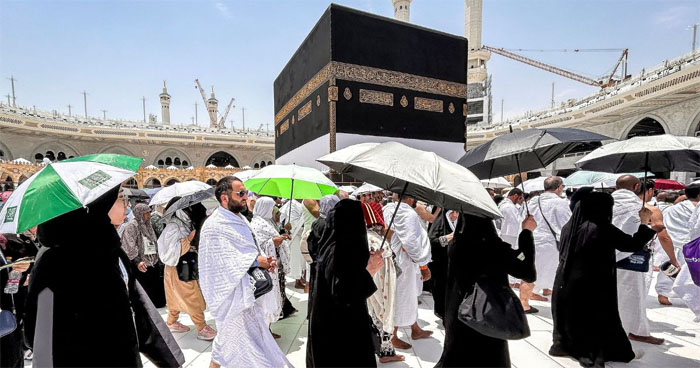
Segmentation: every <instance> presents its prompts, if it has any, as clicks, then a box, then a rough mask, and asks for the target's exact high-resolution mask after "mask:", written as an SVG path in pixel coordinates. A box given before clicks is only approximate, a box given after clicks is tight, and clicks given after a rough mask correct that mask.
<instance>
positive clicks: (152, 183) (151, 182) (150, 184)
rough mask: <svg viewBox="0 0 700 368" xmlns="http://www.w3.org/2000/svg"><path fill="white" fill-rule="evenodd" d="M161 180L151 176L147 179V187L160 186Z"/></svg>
mask: <svg viewBox="0 0 700 368" xmlns="http://www.w3.org/2000/svg"><path fill="white" fill-rule="evenodd" d="M160 186H161V185H160V180H158V179H156V178H150V179H148V180H147V181H146V188H160Z"/></svg>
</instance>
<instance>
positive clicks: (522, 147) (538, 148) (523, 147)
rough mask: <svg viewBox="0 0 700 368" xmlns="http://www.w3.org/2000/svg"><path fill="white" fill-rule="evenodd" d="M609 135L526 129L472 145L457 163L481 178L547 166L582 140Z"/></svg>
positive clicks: (594, 140) (601, 138)
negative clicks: (475, 145)
mask: <svg viewBox="0 0 700 368" xmlns="http://www.w3.org/2000/svg"><path fill="white" fill-rule="evenodd" d="M608 139H612V138H610V137H607V136H604V135H600V134H597V133H592V132H588V131H585V130H581V129H572V128H551V129H526V130H520V131H516V132H513V133H508V134H504V135H501V136H499V137H496V138H495V139H493V140H491V141H489V142H486V143H484V144H482V145H479V146H477V147H474V148H472V149H471V150H469V152H467V153H466V154H465V155H464V156H462V158H460V159H459V161H457V163H458V164H460V165H462V166H464V167H466V168H467V169H469V170H470V171H471V172H472V173H474V175H476V176H477V177H478V178H481V179H488V178H491V177H494V176H503V175H510V174H516V173H519V172H525V171H530V170H535V169H540V168H543V167H546V166H547V165H549V164H550V163H552V162H554V161H555V160H556V159H558V158H559V157H561V156H562V155H564V154H565V153H567V152H569V151H571V150H572V149H574V148H577V147H579V146H581V145H583V144H587V143H592V142H600V141H602V140H608Z"/></svg>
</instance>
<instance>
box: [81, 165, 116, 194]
mask: <svg viewBox="0 0 700 368" xmlns="http://www.w3.org/2000/svg"><path fill="white" fill-rule="evenodd" d="M111 178H112V177H111V176H109V175H108V174H107V173H106V172H104V171H102V170H97V171H95V172H94V173H92V174H90V175H89V176H87V177H85V178H84V179H81V180H79V181H78V183H80V184H81V185H82V186H84V187H86V188H88V189H90V190H92V189H95V188H97V187H98V186H99V185H100V184H102V183H104V182H106V181H107V180H109V179H111Z"/></svg>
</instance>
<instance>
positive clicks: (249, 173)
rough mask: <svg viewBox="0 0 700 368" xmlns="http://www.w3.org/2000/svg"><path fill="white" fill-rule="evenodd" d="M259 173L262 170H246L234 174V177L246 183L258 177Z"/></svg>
mask: <svg viewBox="0 0 700 368" xmlns="http://www.w3.org/2000/svg"><path fill="white" fill-rule="evenodd" d="M259 172H260V170H244V171H239V172H237V173H235V174H233V176H235V177H237V178H238V179H241V180H242V181H243V182H245V181H246V180H248V179H250V178H252V177H253V176H255V175H257V174H258V173H259Z"/></svg>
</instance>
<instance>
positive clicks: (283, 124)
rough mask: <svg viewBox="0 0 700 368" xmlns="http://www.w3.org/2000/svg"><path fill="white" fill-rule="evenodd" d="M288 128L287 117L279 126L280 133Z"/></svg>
mask: <svg viewBox="0 0 700 368" xmlns="http://www.w3.org/2000/svg"><path fill="white" fill-rule="evenodd" d="M287 129H289V119H287V120H285V121H284V123H282V125H281V126H280V134H282V133H284V132H286V131H287Z"/></svg>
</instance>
